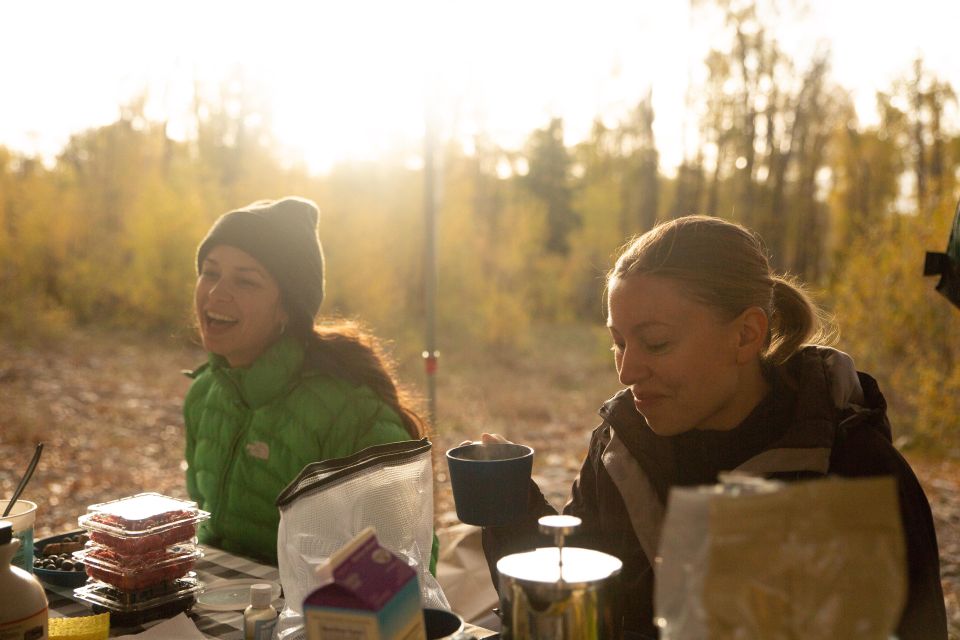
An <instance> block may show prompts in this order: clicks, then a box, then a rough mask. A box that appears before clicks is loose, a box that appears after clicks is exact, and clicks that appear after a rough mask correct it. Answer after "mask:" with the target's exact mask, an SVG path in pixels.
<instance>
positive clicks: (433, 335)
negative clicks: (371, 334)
mask: <svg viewBox="0 0 960 640" xmlns="http://www.w3.org/2000/svg"><path fill="white" fill-rule="evenodd" d="M431 97H432V96H428V98H427V105H426V118H425V123H424V124H425V126H424V136H423V215H424V235H425V241H424V249H423V280H424V298H425V303H426V304H425V307H426V309H425V311H426V318H425V320H426V350H424V352H423V354H422V355H423V363H424V368H425V370H426V373H427V398H428V402H429V406H428V417H429V419H430V424H431V425H433V426H434V427H435V426H436V424H437V381H436V373H437V366H438V358H439V357H440V352H439V351H437V344H436V340H437V327H436V323H437V321H436V316H437V289H438V286H437V202H436V200H437V197H436V191H437V187H436V160H435V148H436V135H437V132H436V126H435V125H436V123H435V121H434V117H433V106H432V105H431V104H430V98H431Z"/></svg>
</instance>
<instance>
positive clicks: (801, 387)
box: [483, 216, 947, 640]
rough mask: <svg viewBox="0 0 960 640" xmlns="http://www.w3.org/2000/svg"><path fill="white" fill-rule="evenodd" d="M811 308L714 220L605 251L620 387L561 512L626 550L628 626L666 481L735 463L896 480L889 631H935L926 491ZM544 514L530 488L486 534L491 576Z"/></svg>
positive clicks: (749, 243) (641, 615) (939, 631)
mask: <svg viewBox="0 0 960 640" xmlns="http://www.w3.org/2000/svg"><path fill="white" fill-rule="evenodd" d="M819 318H820V314H819V312H818V310H817V308H816V307H815V306H814V304H813V303H812V302H811V300H810V298H809V297H808V296H807V295H806V294H805V293H804V291H803V289H802V288H801V287H800V286H799V285H798V284H797V283H795V282H794V281H792V280H789V279H787V278H784V277H781V276H778V275H776V274H774V273H773V272H772V271H771V269H770V266H769V263H768V260H767V256H766V253H765V251H764V248H763V246H762V244H761V241H760V240H759V238H758V237H757V236H756V235H754V234H753V233H751V232H750V231H748V230H747V229H745V228H743V227H741V226H739V225H736V224H733V223H730V222H726V221H724V220H721V219H719V218H712V217H703V216H689V217H684V218H679V219H676V220H673V221H670V222H667V223H665V224H661V225H659V226H657V227H655V228H654V229H652V230H651V231H649V232H647V233H645V234H643V235H641V236H639V237H638V238H636V239H635V240H634V241H632V242H631V243H630V244H629V245H628V246H627V247H626V249H624V250H623V252H622V253H621V255H620V256H619V258H618V259H617V261H616V264H615V266H614V268H613V269H612V270H611V271H610V273H609V274H608V277H607V327H608V329H609V331H610V336H611V338H612V342H613V346H612V351H613V355H614V363H615V365H616V370H617V374H618V376H619V380H620V382H621V384H622V385H623V386H624V387H625V388H624V389H623V390H622V391H620V392H619V393H618V394H616V395H615V396H614V397H613V398H611V399H610V400H608V401H607V402H606V403H604V404H603V406H602V407H601V408H600V416H601V418H602V420H603V421H602V423H601V424H600V426H599V427H597V428H596V429H595V430H594V431H593V434H592V437H591V440H590V446H589V450H588V453H587V456H586V459H585V460H584V461H583V465H582V467H581V469H580V473H579V475H578V477H577V479H576V480H575V482H574V484H573V489H572V497H571V499H570V501H569V502H568V503H567V505H566V506H565V507H564V509H563V511H564V513H568V514H572V515H575V516H578V517H580V518H581V519H582V520H583V525H582V527H581V528H580V532H581V533H580V534H578V536H577V544H578V545H580V546H588V547H593V548H595V549H598V550H600V551H604V552H606V553H609V554H611V555H614V556H616V557H618V558H620V559H621V560H622V561H623V571H622V574H621V579H622V585H623V593H624V594H625V597H626V600H625V602H624V605H625V606H624V612H625V615H624V621H623V623H624V630H625V632H628V633H633V634H638V635H640V636H641V637H648V638H655V637H657V630H656V628H655V626H654V621H653V618H654V616H653V586H654V582H653V581H654V576H653V569H652V566H653V562H654V557H655V554H656V549H657V541H658V538H659V533H660V530H661V527H662V524H663V516H664V512H665V508H666V500H667V495H668V493H669V490H670V488H671V487H675V486H692V485H702V484H713V483H716V482H717V481H718V476H719V474H720V473H721V472H724V471H732V470H738V469H739V470H748V471H750V472H753V473H760V474H763V475H765V476H767V477H770V478H776V479H781V480H788V481H789V480H799V479H806V478H817V477H823V476H826V475H837V476H845V477H864V476H877V475H891V476H894V477H895V478H896V480H897V486H898V493H899V496H898V497H899V502H900V510H901V517H902V522H903V528H904V533H905V539H906V544H907V564H908V567H907V568H908V579H909V590H908V598H907V603H906V608H905V610H904V612H903V616H902V618H901V621H900V624H899V627H898V630H897V633H898V636H897V637H898V638H899V639H900V640H912V639H918V640H919V639H927V640H929V639H941V638H943V639H945V638H946V637H947V630H946V614H945V609H944V601H943V592H942V587H941V584H940V570H939V555H938V549H937V539H936V533H935V531H934V526H933V519H932V516H931V512H930V506H929V504H928V502H927V499H926V496H925V495H924V493H923V490H922V489H921V487H920V484H919V483H918V482H917V479H916V477H915V476H914V474H913V471H912V470H911V469H910V466H909V465H908V464H907V462H906V461H905V460H904V458H903V457H902V456H901V455H900V453H899V452H897V450H896V449H895V448H894V447H893V445H892V444H891V431H890V424H889V422H888V420H887V417H886V402H885V400H884V398H883V395H882V394H881V393H880V390H879V387H878V385H877V382H876V381H875V380H874V379H873V378H872V377H870V376H869V375H867V374H865V373H862V372H859V371H857V370H856V369H855V367H854V364H853V360H852V359H851V358H850V357H849V356H847V355H846V354H844V353H842V352H840V351H836V350H834V349H830V348H828V347H824V346H817V345H815V344H810V343H811V342H815V341H816V339H817V338H818V337H819V336H820V326H821V324H820V321H819ZM484 440H485V441H488V442H490V441H503V439H502V438H501V437H499V436H497V435H492V434H484ZM552 511H553V510H552V509H551V508H550V506H549V505H548V504H547V502H546V500H545V499H544V498H543V496H542V495H541V493H540V492H539V491H538V490H537V489H536V486H535V485H533V486H532V487H531V493H530V502H529V518H527V520H525V521H524V523H523V524H522V525H519V526H511V527H488V528H485V529H484V532H483V535H484V550H485V552H486V554H487V560H488V563H489V566H490V571H491V575H492V576H493V578H494V584H497V576H496V561H497V560H498V559H499V558H501V557H503V556H504V555H507V554H509V553H516V552H518V551H523V550H527V549H530V548H533V547H534V546H536V545H538V543H539V544H540V545H542V541H538V540H537V535H536V518H537V517H539V516H541V515H544V514H547V513H551V512H552Z"/></svg>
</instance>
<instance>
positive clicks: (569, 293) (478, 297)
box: [0, 0, 960, 455]
mask: <svg viewBox="0 0 960 640" xmlns="http://www.w3.org/2000/svg"><path fill="white" fill-rule="evenodd" d="M701 4H711V5H712V6H714V7H715V8H716V9H719V14H718V15H720V16H721V24H720V25H719V29H720V31H721V32H722V34H723V39H722V41H721V44H722V46H718V47H717V48H715V49H713V50H712V51H711V52H710V53H709V54H708V56H707V57H706V59H704V60H702V64H703V67H704V69H705V76H704V78H705V82H703V83H702V85H701V86H698V87H696V90H695V91H691V93H690V95H689V100H688V102H689V109H688V111H687V113H686V114H685V115H684V118H685V121H686V122H687V123H688V125H690V127H691V128H693V129H695V130H696V132H697V138H696V139H697V142H696V143H695V144H690V142H689V141H687V145H686V146H687V150H686V151H685V153H684V157H683V160H682V162H681V163H680V164H679V166H676V167H672V166H664V164H663V163H662V162H661V160H660V157H661V151H660V149H659V148H658V140H657V139H656V136H655V135H654V126H653V124H654V122H655V119H656V118H657V117H658V115H659V114H658V113H656V111H655V109H654V101H653V98H652V95H653V94H652V91H655V88H654V89H652V90H651V93H648V94H647V95H646V97H645V98H642V99H641V100H639V101H638V102H637V103H636V104H635V105H633V107H632V108H631V109H630V110H629V112H628V113H627V114H626V115H625V116H624V117H622V118H620V119H618V120H616V121H611V120H610V119H609V118H599V117H598V118H597V119H596V121H595V123H594V125H593V127H592V130H591V131H590V133H589V135H588V136H587V137H586V138H585V139H583V140H580V141H578V142H576V143H574V144H569V143H567V142H566V139H565V136H564V126H565V123H564V121H563V119H562V118H559V117H557V118H553V119H550V120H548V121H544V122H543V123H542V126H541V127H540V128H537V129H535V130H531V131H529V133H528V135H527V137H526V141H525V143H524V144H523V145H520V146H519V147H517V148H511V147H507V146H504V145H502V144H500V143H498V142H496V141H495V139H494V138H493V137H491V136H486V135H484V134H482V133H480V134H477V135H475V136H473V138H472V139H470V140H467V141H464V140H451V139H443V138H441V139H440V141H439V146H438V148H437V151H436V167H437V170H438V171H437V176H438V185H437V190H436V192H437V196H438V217H439V225H438V228H437V231H436V233H437V247H438V257H437V261H438V269H439V292H440V293H439V299H438V319H437V323H438V325H437V326H438V336H439V348H440V350H441V352H442V353H457V352H469V351H474V352H477V351H486V352H487V353H493V354H497V353H502V354H509V353H524V352H535V351H536V352H540V353H541V354H544V353H560V352H562V351H563V349H564V345H563V344H560V343H556V342H554V343H550V342H546V341H545V340H544V329H543V327H545V326H579V327H583V328H584V330H583V333H582V335H587V336H591V337H590V338H589V340H587V342H588V343H589V345H590V349H591V352H596V353H597V354H599V355H597V358H603V357H604V356H603V355H602V354H603V351H604V349H605V348H606V344H605V339H604V337H603V331H602V328H601V327H602V323H603V306H602V294H601V290H602V285H603V275H604V273H605V271H606V270H607V269H608V268H609V266H610V264H611V259H612V256H613V255H614V253H615V252H616V250H617V248H618V247H619V246H620V245H621V244H622V243H623V242H625V241H626V240H627V239H628V238H629V237H630V236H631V235H633V234H637V233H641V232H643V231H645V230H647V229H649V228H651V226H653V225H654V224H656V222H657V221H660V220H665V219H668V218H672V217H675V216H680V215H684V214H688V213H704V214H709V215H716V216H722V217H725V218H729V219H732V220H736V221H739V222H742V223H744V224H745V225H747V226H749V227H751V228H753V229H755V230H757V231H758V232H760V233H761V235H762V236H763V237H764V239H765V240H766V242H767V244H768V246H769V250H770V254H771V256H772V261H773V263H774V264H775V265H776V267H777V268H778V269H779V270H781V271H786V272H790V273H793V274H795V275H798V276H800V277H801V278H802V279H804V280H805V281H806V282H807V283H809V285H810V286H811V288H812V289H813V291H814V293H815V294H816V296H817V298H818V300H819V301H820V302H821V303H822V304H823V305H824V306H825V307H826V308H827V309H828V310H830V311H831V312H833V313H834V314H835V317H836V320H837V324H838V326H839V328H840V338H839V342H838V346H839V347H840V348H842V349H844V350H847V351H849V352H850V353H852V354H853V355H854V356H855V358H856V359H857V362H858V364H859V365H860V368H862V369H864V370H867V371H870V372H871V373H873V374H874V375H875V376H876V377H878V378H879V379H880V381H881V384H882V385H883V388H884V390H885V392H886V393H887V397H888V400H889V402H890V404H891V413H892V417H893V423H894V425H895V429H896V432H897V436H898V437H899V438H901V444H913V445H917V446H922V447H927V448H932V449H936V450H937V451H941V452H944V453H946V454H948V455H960V429H958V428H957V427H958V416H960V331H958V328H960V317H958V316H957V315H956V314H957V313H958V312H957V310H956V309H953V308H952V307H950V306H949V305H948V303H947V302H946V301H945V300H944V299H943V298H941V297H940V296H939V295H937V294H936V293H935V292H934V290H933V287H934V284H935V281H934V280H933V279H931V278H927V279H925V278H924V277H923V276H922V267H923V259H924V251H927V250H931V251H942V250H943V249H944V247H945V246H946V242H947V237H948V235H949V230H950V222H951V218H952V214H953V211H954V207H955V205H956V201H957V198H958V195H960V191H958V184H957V182H958V175H960V129H958V128H957V123H956V119H955V118H953V117H951V114H955V110H956V106H957V98H956V93H955V90H954V88H953V87H952V86H951V84H950V82H949V81H948V79H946V78H943V77H938V75H937V74H936V73H935V72H933V71H931V70H929V69H928V68H927V67H926V66H925V64H924V60H923V59H922V58H917V59H915V60H904V61H903V67H902V73H901V74H900V78H899V79H898V80H896V81H895V82H893V83H891V85H890V86H889V87H886V88H885V89H884V90H882V91H880V92H878V93H877V94H876V101H877V109H878V113H879V119H878V121H877V122H875V123H872V124H864V123H862V122H861V121H860V120H859V119H858V116H857V112H856V110H855V108H854V104H853V101H852V98H851V96H850V92H849V91H848V89H847V88H845V87H844V86H841V85H839V84H838V83H837V82H835V81H834V80H832V77H831V64H832V60H831V54H830V52H829V49H826V48H824V49H820V50H817V51H815V52H814V53H813V54H812V55H811V57H809V58H806V59H793V58H791V57H790V55H789V54H788V53H787V52H785V51H784V50H783V49H782V48H781V47H780V45H779V44H778V40H777V39H776V38H774V37H772V36H771V35H770V34H769V32H768V29H767V25H766V24H765V22H764V20H763V18H762V17H761V16H762V14H761V13H760V12H758V11H757V5H756V3H753V2H730V1H722V0H718V1H717V2H715V3H701ZM654 64H655V62H654ZM209 89H210V88H209V87H208V90H207V91H205V92H200V91H198V92H197V93H196V95H195V96H194V98H193V102H192V113H191V114H190V115H191V117H192V123H193V128H192V130H193V134H192V135H190V136H188V137H187V138H186V139H182V140H181V139H177V138H175V137H173V136H171V135H170V133H169V122H167V121H164V120H157V119H153V118H151V117H150V116H149V115H148V113H147V111H146V109H145V104H146V103H147V101H148V99H149V92H148V91H147V90H146V89H145V90H144V92H143V93H142V95H139V96H138V97H135V98H133V99H131V100H129V101H128V102H127V103H125V104H123V105H122V106H121V107H120V109H119V116H118V117H117V118H116V120H115V121H114V122H112V123H109V124H107V125H104V126H97V127H94V128H90V129H87V130H83V131H78V132H76V133H75V134H74V135H73V136H72V137H71V138H70V140H69V142H68V143H67V144H66V146H65V147H63V148H62V150H60V152H59V153H58V154H57V155H56V157H55V159H53V161H43V160H42V159H40V158H38V157H36V156H32V155H30V154H26V153H23V152H21V151H16V150H13V149H10V148H3V147H0V299H2V300H3V301H4V302H3V305H2V306H0V332H2V334H3V335H4V337H5V339H8V340H13V341H18V342H31V341H32V342H34V343H36V342H38V341H39V342H42V341H45V340H51V339H55V338H56V337H57V336H58V335H63V334H64V333H66V332H69V331H71V330H74V329H75V328H77V327H81V328H82V327H88V328H89V327H97V328H106V329H110V330H115V329H121V330H134V331H137V332H142V333H144V334H153V335H156V334H160V335H167V336H169V335H171V334H172V335H174V336H176V337H177V338H178V339H181V340H184V341H186V340H188V339H189V336H190V334H191V331H190V324H191V318H190V313H191V309H190V305H191V300H192V286H193V280H194V266H195V265H194V251H195V248H196V245H197V242H198V240H199V239H200V238H201V237H202V236H203V234H204V233H205V231H206V230H207V228H208V227H209V225H210V224H211V222H212V221H213V220H214V219H215V218H216V217H217V216H218V215H220V214H221V213H223V212H225V211H227V210H229V209H232V208H235V207H238V206H240V205H243V204H245V203H247V202H250V201H252V200H255V199H260V198H263V197H278V196H281V195H284V194H300V195H303V196H306V197H309V198H313V199H314V200H316V201H317V202H318V203H319V204H320V207H321V211H322V214H321V225H320V235H321V240H322V242H323V246H324V249H325V252H326V257H327V260H328V272H327V280H328V295H327V298H326V301H325V303H324V312H325V313H327V314H332V315H339V316H347V317H358V318H361V319H362V320H363V322H364V323H365V324H366V325H368V326H369V327H371V328H372V329H373V330H374V331H376V332H377V333H378V334H380V335H382V336H384V337H387V338H389V339H390V340H392V341H393V344H394V345H395V347H394V348H395V352H396V356H397V358H398V359H399V360H400V361H401V362H402V363H409V362H415V361H417V359H418V358H419V352H420V350H421V349H422V348H423V329H422V327H423V326H424V323H425V313H426V310H425V306H424V285H423V281H424V269H425V267H424V256H423V249H422V246H423V243H424V240H425V234H426V233H427V229H426V228H425V225H424V215H423V210H424V204H423V201H424V194H423V185H424V175H423V174H424V171H423V163H422V160H421V161H420V162H417V161H411V160H410V158H411V155H412V156H418V155H419V153H420V151H421V149H417V148H414V149H412V150H410V149H407V150H398V151H397V152H396V153H395V154H393V155H384V156H383V157H381V158H379V159H378V160H376V161H368V162H341V163H338V164H335V165H334V166H332V167H331V168H330V169H329V171H327V172H325V173H322V174H317V173H314V172H311V171H310V170H308V168H307V167H306V166H305V165H303V164H298V163H291V162H290V161H288V160H287V159H285V158H284V157H283V156H282V154H281V152H280V150H279V149H278V146H277V145H276V142H275V138H274V135H273V126H274V123H273V122H272V121H271V116H270V113H269V110H268V109H266V108H265V107H264V105H263V101H262V100H261V99H260V98H259V97H258V96H257V95H256V93H255V92H254V91H253V90H252V88H251V87H250V86H248V85H247V84H245V81H244V76H243V74H242V73H239V72H238V73H236V74H235V75H233V76H231V77H229V78H225V79H224V80H223V82H222V83H221V84H220V85H219V86H218V87H215V88H214V90H209ZM64 108H69V105H64ZM574 333H576V332H574ZM580 339H582V338H573V340H575V341H576V340H580ZM408 366H409V365H408ZM411 370H412V369H411ZM443 371H444V369H443V368H441V375H442V373H443ZM610 378H611V379H610V385H611V386H612V385H615V380H614V379H613V371H612V365H610ZM411 382H413V384H415V385H417V384H420V381H419V380H417V379H416V378H414V379H413V380H412V381H411ZM597 400H600V398H597ZM440 418H441V422H442V420H443V416H442V415H441V416H440Z"/></svg>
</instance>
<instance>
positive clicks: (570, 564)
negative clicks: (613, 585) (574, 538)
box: [497, 547, 623, 584]
mask: <svg viewBox="0 0 960 640" xmlns="http://www.w3.org/2000/svg"><path fill="white" fill-rule="evenodd" d="M622 568H623V563H622V562H620V560H619V559H618V558H616V557H614V556H611V555H610V554H608V553H603V552H602V551H594V550H593V549H581V548H579V547H564V548H563V581H564V582H565V583H572V584H585V583H592V582H601V581H603V580H606V579H607V578H609V577H611V576H615V575H617V574H618V573H620V569H622ZM497 571H499V572H500V573H501V574H503V575H506V576H510V577H511V578H515V579H517V580H526V581H529V582H542V583H547V584H555V583H557V582H559V581H560V577H561V576H560V573H561V569H560V550H559V549H558V548H557V547H543V548H540V549H534V550H533V551H527V552H525V553H514V554H511V555H509V556H504V557H503V558H500V560H499V561H498V562H497Z"/></svg>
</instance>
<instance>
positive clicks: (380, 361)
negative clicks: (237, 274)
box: [287, 319, 429, 439]
mask: <svg viewBox="0 0 960 640" xmlns="http://www.w3.org/2000/svg"><path fill="white" fill-rule="evenodd" d="M297 324H298V323H296V322H295V321H293V319H291V325H290V326H289V327H288V328H287V330H288V332H290V333H291V334H292V335H293V336H295V337H297V338H299V339H300V340H301V342H302V343H303V344H304V348H305V351H306V354H305V358H304V365H303V366H304V367H305V368H307V369H309V370H310V371H317V372H319V373H325V374H328V375H331V376H335V377H337V378H341V379H343V380H346V381H347V382H350V383H351V384H355V385H358V386H360V385H362V386H366V387H369V388H370V389H371V390H372V391H373V392H374V393H375V394H377V396H378V397H379V398H380V399H381V400H383V402H384V403H386V404H387V405H388V406H389V407H390V408H391V409H393V410H394V411H396V412H397V414H398V415H399V416H400V419H401V420H402V421H403V426H404V428H405V429H406V430H407V433H409V434H410V437H411V438H414V439H418V438H423V437H425V436H427V435H428V432H429V429H428V425H427V422H426V420H424V419H423V418H422V417H421V416H420V415H419V413H418V412H417V409H416V404H417V403H416V399H415V398H414V397H413V396H412V395H411V394H410V393H408V392H407V391H406V390H404V389H403V388H401V387H400V386H398V384H397V382H396V378H395V376H394V373H393V371H394V365H393V362H392V361H391V360H390V358H389V357H387V355H386V353H385V351H384V349H383V347H382V345H381V343H380V341H379V340H378V339H377V338H376V337H375V336H374V335H373V334H371V333H369V332H367V331H364V330H363V329H362V328H361V327H360V326H359V325H357V324H356V323H355V322H350V321H346V320H338V321H330V322H325V323H319V324H315V325H310V326H307V325H303V326H296V325H297Z"/></svg>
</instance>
